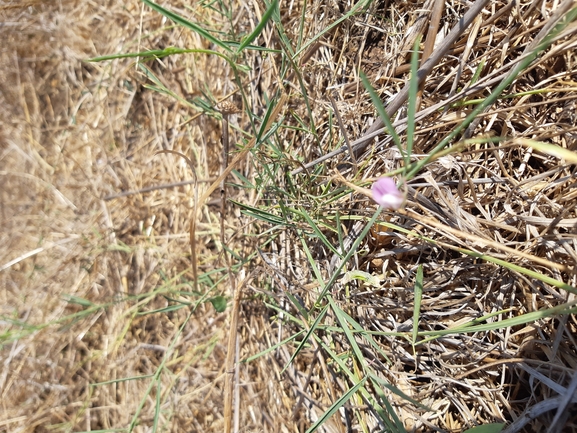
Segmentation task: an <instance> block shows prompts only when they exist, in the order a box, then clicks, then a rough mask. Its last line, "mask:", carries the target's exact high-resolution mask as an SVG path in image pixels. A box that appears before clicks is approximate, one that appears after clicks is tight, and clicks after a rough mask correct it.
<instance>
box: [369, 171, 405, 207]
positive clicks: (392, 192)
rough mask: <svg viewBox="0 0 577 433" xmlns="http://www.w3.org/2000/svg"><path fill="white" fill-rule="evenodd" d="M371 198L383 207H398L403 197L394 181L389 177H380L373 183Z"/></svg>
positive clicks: (403, 199)
mask: <svg viewBox="0 0 577 433" xmlns="http://www.w3.org/2000/svg"><path fill="white" fill-rule="evenodd" d="M372 190H373V200H374V201H376V202H377V203H378V204H379V205H380V206H382V207H383V209H393V210H397V209H399V208H400V207H401V206H402V204H403V202H404V201H405V197H403V194H401V192H400V191H399V189H398V188H397V185H395V181H394V180H393V179H391V178H390V177H381V178H380V179H379V180H377V181H376V182H375V183H373V188H372Z"/></svg>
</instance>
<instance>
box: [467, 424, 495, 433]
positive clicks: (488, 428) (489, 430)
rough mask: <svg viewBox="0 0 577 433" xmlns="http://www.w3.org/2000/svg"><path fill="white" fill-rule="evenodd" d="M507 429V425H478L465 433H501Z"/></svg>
mask: <svg viewBox="0 0 577 433" xmlns="http://www.w3.org/2000/svg"><path fill="white" fill-rule="evenodd" d="M504 428H505V423H504V422H501V423H494V424H485V425H478V426H476V427H473V428H470V429H467V430H465V431H464V432H463V433H500V432H502V431H503V429H504Z"/></svg>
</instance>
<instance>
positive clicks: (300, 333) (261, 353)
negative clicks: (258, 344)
mask: <svg viewBox="0 0 577 433" xmlns="http://www.w3.org/2000/svg"><path fill="white" fill-rule="evenodd" d="M304 332H305V331H304V330H302V331H299V332H297V333H296V334H293V335H291V336H290V337H288V338H286V339H284V340H283V341H281V342H279V343H277V344H274V345H272V346H270V347H269V348H267V349H266V350H263V351H262V352H259V353H257V354H255V355H252V356H249V357H248V358H246V359H244V360H242V361H241V362H247V363H248V362H251V361H254V360H255V359H258V358H260V357H261V356H264V355H266V354H267V353H270V352H272V351H274V350H276V349H278V348H279V347H281V346H284V345H285V344H287V343H290V342H291V341H293V340H296V339H297V338H298V337H300V336H301V335H303V334H304Z"/></svg>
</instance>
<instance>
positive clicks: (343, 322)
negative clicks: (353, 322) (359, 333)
mask: <svg viewBox="0 0 577 433" xmlns="http://www.w3.org/2000/svg"><path fill="white" fill-rule="evenodd" d="M327 300H328V301H329V305H330V306H331V309H332V310H333V312H334V313H335V316H336V318H337V321H338V322H339V325H340V328H341V329H342V331H343V332H344V334H345V336H346V337H347V340H348V341H349V344H350V346H351V349H352V351H353V353H354V355H355V357H356V358H357V360H358V362H359V365H360V368H361V370H362V371H363V372H364V371H365V365H366V362H365V357H364V356H363V353H362V352H361V349H360V348H359V345H358V344H357V341H356V339H355V336H354V335H353V333H352V332H351V330H350V328H349V324H348V321H347V319H346V316H348V314H347V313H345V312H344V311H343V310H341V308H340V307H339V306H338V305H337V304H336V302H335V301H334V299H333V297H332V296H330V295H329V296H327Z"/></svg>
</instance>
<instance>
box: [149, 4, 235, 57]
mask: <svg viewBox="0 0 577 433" xmlns="http://www.w3.org/2000/svg"><path fill="white" fill-rule="evenodd" d="M142 2H143V3H144V4H145V5H147V6H149V7H151V8H152V9H154V10H155V11H156V12H158V13H160V14H162V15H164V16H165V17H166V18H168V19H170V20H172V21H174V22H175V23H177V24H180V25H181V26H183V27H186V28H187V29H190V30H192V31H193V32H195V33H198V34H199V35H200V36H202V37H203V38H205V39H206V40H208V41H210V42H212V43H213V44H215V45H217V46H219V47H221V48H222V49H223V50H225V51H227V52H229V53H232V50H231V49H230V47H229V46H228V45H227V44H225V43H224V42H222V41H221V40H220V39H217V38H215V37H214V36H213V35H211V34H210V33H209V32H208V31H206V30H205V29H203V28H202V27H200V26H199V25H197V24H194V23H193V22H190V21H188V20H186V19H184V18H183V17H181V16H180V15H178V14H176V13H174V12H172V11H169V10H168V9H165V8H163V7H162V6H160V5H158V4H156V3H154V2H153V1H152V0H142Z"/></svg>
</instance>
